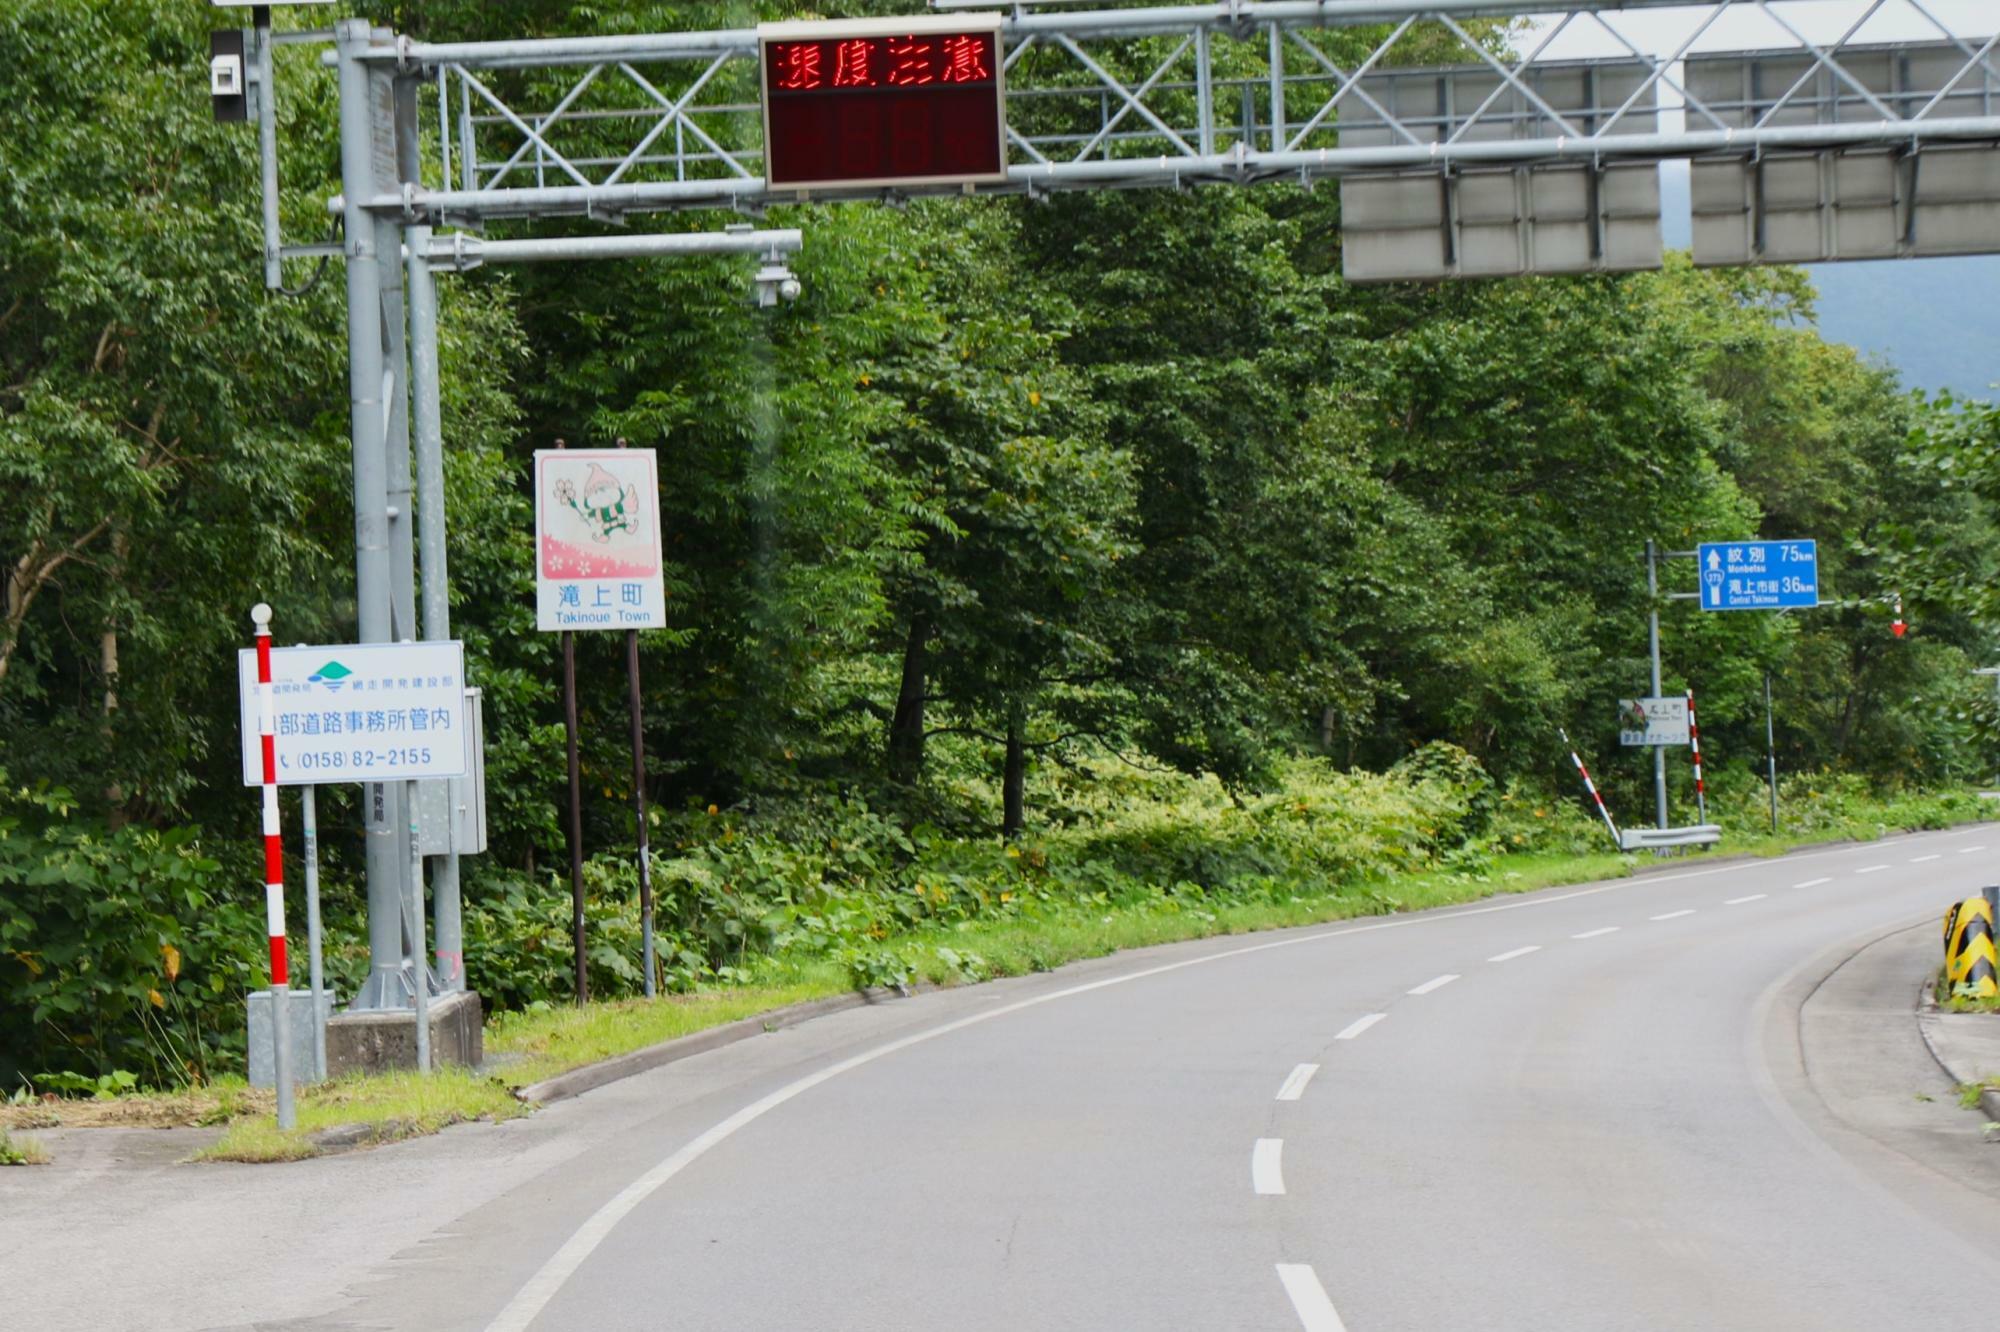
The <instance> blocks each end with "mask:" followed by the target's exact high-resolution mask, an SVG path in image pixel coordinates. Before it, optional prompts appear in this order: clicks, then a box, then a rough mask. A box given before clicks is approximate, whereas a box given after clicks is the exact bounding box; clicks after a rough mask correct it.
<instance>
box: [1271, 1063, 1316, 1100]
mask: <svg viewBox="0 0 2000 1332" xmlns="http://www.w3.org/2000/svg"><path fill="white" fill-rule="evenodd" d="M1317 1072H1319V1065H1318V1064H1300V1065H1299V1066H1298V1067H1297V1068H1295V1069H1293V1070H1292V1072H1291V1076H1290V1077H1287V1078H1286V1079H1285V1082H1284V1085H1283V1086H1281V1087H1279V1088H1278V1099H1279V1100H1281V1101H1296V1100H1298V1099H1299V1097H1301V1096H1304V1095H1305V1094H1306V1084H1307V1083H1308V1082H1311V1081H1312V1076H1313V1074H1315V1073H1317Z"/></svg>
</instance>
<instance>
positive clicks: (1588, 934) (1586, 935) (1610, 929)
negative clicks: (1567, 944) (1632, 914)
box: [1569, 925, 1618, 939]
mask: <svg viewBox="0 0 2000 1332" xmlns="http://www.w3.org/2000/svg"><path fill="white" fill-rule="evenodd" d="M1616 933H1618V927H1617V926H1616V925H1606V926H1605V927H1604V928H1603V929H1601V930H1585V931H1584V932H1583V933H1582V934H1572V935H1570V936H1569V937H1570V938H1572V939H1595V938H1597V937H1598V936H1599V935H1600V934H1616Z"/></svg>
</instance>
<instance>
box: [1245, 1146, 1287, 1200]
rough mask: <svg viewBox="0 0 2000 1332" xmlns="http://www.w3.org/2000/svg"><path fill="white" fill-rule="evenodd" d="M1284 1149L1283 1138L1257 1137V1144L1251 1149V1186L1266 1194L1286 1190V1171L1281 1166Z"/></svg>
mask: <svg viewBox="0 0 2000 1332" xmlns="http://www.w3.org/2000/svg"><path fill="white" fill-rule="evenodd" d="M1284 1151H1285V1140H1284V1139H1283V1138H1259V1139H1257V1145H1256V1146H1254V1147H1252V1148H1251V1149H1250V1187H1251V1188H1253V1189H1255V1190H1256V1191H1257V1192H1258V1193H1260V1194H1263V1195H1265V1196H1275V1195H1277V1194H1281V1193H1283V1192H1284V1191H1285V1173H1284V1171H1283V1169H1282V1168H1281V1166H1280V1162H1281V1160H1282V1158H1283V1156H1284Z"/></svg>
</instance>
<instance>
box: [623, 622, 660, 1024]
mask: <svg viewBox="0 0 2000 1332" xmlns="http://www.w3.org/2000/svg"><path fill="white" fill-rule="evenodd" d="M625 674H626V677H627V679H628V680H629V681H630V682H631V703H632V815H633V817H634V818H635V819H636V820H637V821H638V825H639V938H640V951H641V953H642V955H643V957H644V961H645V967H646V997H647V998H648V999H651V998H653V997H654V993H655V986H654V982H653V972H654V970H655V967H654V963H653V852H652V848H651V847H650V846H649V845H648V842H649V840H650V838H649V836H648V834H647V829H646V731H645V726H644V718H645V709H644V705H643V703H642V702H641V697H640V693H639V631H638V630H637V629H627V630H626V631H625Z"/></svg>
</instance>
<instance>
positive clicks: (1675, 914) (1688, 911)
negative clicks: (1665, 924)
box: [1646, 907, 1694, 920]
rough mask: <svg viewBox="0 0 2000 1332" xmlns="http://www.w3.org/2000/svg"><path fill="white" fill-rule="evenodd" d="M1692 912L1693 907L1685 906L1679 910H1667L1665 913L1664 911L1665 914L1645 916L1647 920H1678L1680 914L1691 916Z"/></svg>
mask: <svg viewBox="0 0 2000 1332" xmlns="http://www.w3.org/2000/svg"><path fill="white" fill-rule="evenodd" d="M1693 914H1694V908H1693V907H1687V908H1685V909H1683V910H1680V911H1669V912H1667V913H1666V914H1665V915H1663V916H1648V917H1646V919H1648V920H1679V919H1680V918H1681V917H1682V916H1692V915H1693Z"/></svg>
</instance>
